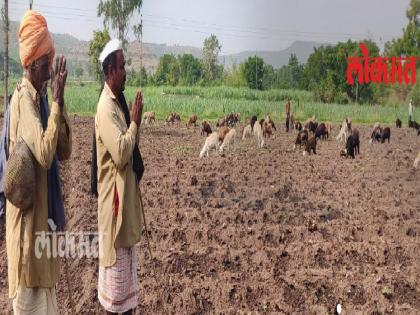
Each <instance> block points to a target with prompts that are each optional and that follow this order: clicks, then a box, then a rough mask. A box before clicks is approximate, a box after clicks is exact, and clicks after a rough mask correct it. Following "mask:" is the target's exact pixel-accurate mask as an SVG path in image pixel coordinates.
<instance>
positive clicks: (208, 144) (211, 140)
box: [200, 132, 220, 158]
mask: <svg viewBox="0 0 420 315" xmlns="http://www.w3.org/2000/svg"><path fill="white" fill-rule="evenodd" d="M219 147H220V138H219V134H218V133H217V132H213V133H211V134H210V135H209V136H208V137H207V138H206V141H205V142H204V146H203V148H202V149H201V152H200V158H202V157H203V156H204V155H207V156H209V152H210V150H211V149H215V151H216V152H218V151H219Z"/></svg>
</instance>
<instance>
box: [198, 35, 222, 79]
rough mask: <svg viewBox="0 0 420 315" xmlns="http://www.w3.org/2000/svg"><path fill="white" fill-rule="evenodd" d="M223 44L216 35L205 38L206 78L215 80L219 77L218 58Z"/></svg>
mask: <svg viewBox="0 0 420 315" xmlns="http://www.w3.org/2000/svg"><path fill="white" fill-rule="evenodd" d="M221 49H222V46H221V45H220V44H219V40H218V39H217V37H216V35H213V34H212V35H210V37H208V38H206V39H204V45H203V66H204V74H205V78H206V79H207V80H208V81H213V80H214V79H215V78H216V77H217V67H216V66H217V58H218V56H219V53H220V50H221Z"/></svg>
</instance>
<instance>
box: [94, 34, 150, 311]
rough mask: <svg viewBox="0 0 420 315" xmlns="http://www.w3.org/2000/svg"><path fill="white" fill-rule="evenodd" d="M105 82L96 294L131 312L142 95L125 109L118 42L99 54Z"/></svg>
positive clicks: (99, 129)
mask: <svg viewBox="0 0 420 315" xmlns="http://www.w3.org/2000/svg"><path fill="white" fill-rule="evenodd" d="M99 59H100V62H101V64H102V68H103V72H104V75H105V85H104V88H103V90H102V93H101V96H100V98H99V102H98V106H97V112H96V116H95V136H96V151H97V152H96V156H97V166H98V169H97V172H98V173H97V179H98V226H99V233H100V238H99V281H98V298H99V302H100V303H101V305H102V306H103V307H104V309H105V310H106V311H107V313H108V314H113V313H123V314H132V312H133V310H134V309H135V308H136V307H137V305H138V284H137V267H136V252H135V245H136V243H137V242H138V241H139V240H140V235H141V231H142V228H143V222H144V221H143V216H142V211H141V210H142V209H141V204H140V200H139V198H140V195H139V194H140V191H139V187H138V184H139V181H140V179H141V177H142V174H143V171H144V166H143V162H142V159H141V155H140V151H139V148H138V145H137V144H138V139H139V138H138V131H139V129H140V121H141V114H142V110H143V98H142V94H141V92H137V95H136V100H135V102H134V105H133V108H132V110H131V114H130V112H129V110H128V106H127V102H126V100H125V96H124V93H123V91H124V87H125V79H126V72H125V59H124V54H123V51H122V47H121V42H120V41H119V40H117V39H113V40H111V41H110V42H108V43H107V44H106V46H105V48H104V50H103V51H102V53H101V54H100V56H99Z"/></svg>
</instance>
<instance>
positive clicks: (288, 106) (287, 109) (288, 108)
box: [284, 98, 291, 132]
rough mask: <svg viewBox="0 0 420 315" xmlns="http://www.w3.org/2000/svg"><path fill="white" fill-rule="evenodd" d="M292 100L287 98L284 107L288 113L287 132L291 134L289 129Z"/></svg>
mask: <svg viewBox="0 0 420 315" xmlns="http://www.w3.org/2000/svg"><path fill="white" fill-rule="evenodd" d="M290 107H291V105H290V99H289V98H287V100H286V104H285V106H284V111H285V113H286V132H289V127H290Z"/></svg>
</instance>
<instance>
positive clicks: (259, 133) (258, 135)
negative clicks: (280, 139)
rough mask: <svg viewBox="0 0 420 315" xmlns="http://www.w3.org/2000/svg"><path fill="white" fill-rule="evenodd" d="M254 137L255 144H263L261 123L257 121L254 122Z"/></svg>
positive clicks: (261, 145)
mask: <svg viewBox="0 0 420 315" xmlns="http://www.w3.org/2000/svg"><path fill="white" fill-rule="evenodd" d="M254 137H255V138H256V140H257V146H258V147H260V148H262V147H263V146H264V137H263V132H262V128H261V124H260V123H259V122H258V121H256V122H255V124H254Z"/></svg>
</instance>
